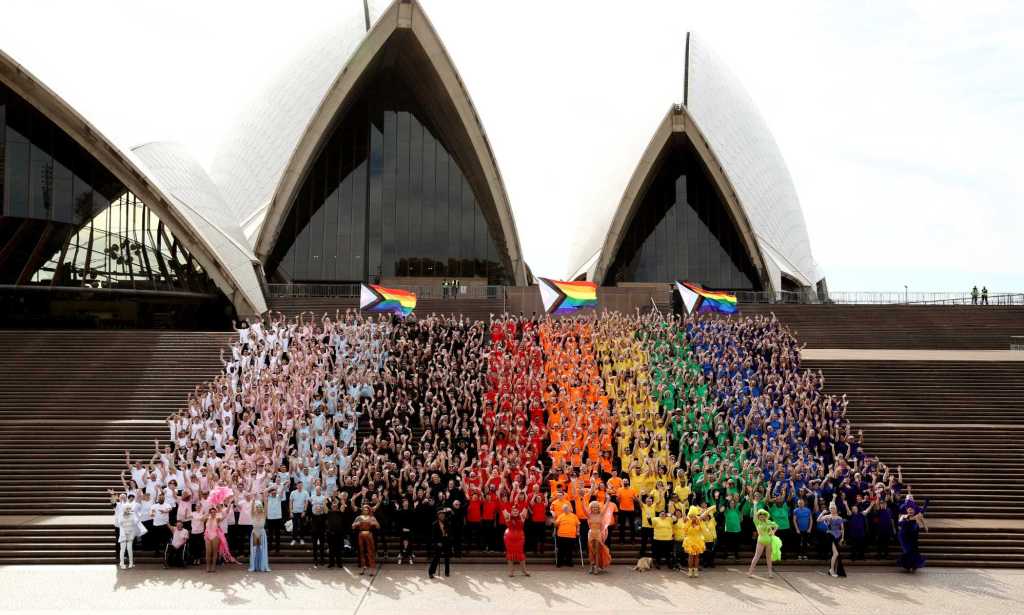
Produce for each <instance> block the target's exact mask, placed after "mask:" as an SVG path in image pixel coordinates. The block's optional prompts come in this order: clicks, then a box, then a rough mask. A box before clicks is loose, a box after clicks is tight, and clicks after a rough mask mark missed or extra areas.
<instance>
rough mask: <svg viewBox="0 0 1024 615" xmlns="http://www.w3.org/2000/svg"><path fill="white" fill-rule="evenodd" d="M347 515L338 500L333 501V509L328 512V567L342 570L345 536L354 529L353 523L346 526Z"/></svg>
mask: <svg viewBox="0 0 1024 615" xmlns="http://www.w3.org/2000/svg"><path fill="white" fill-rule="evenodd" d="M345 521H346V518H345V514H344V513H343V512H342V511H341V505H340V503H339V501H338V499H337V498H332V499H331V509H330V510H329V511H327V549H328V555H327V558H328V559H327V567H328V568H334V567H335V566H337V567H338V568H341V566H342V564H341V558H342V550H343V549H344V548H345V535H346V534H347V533H348V531H349V530H351V528H352V522H351V521H349V524H348V525H347V526H346V525H345Z"/></svg>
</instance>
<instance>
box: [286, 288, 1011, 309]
mask: <svg viewBox="0 0 1024 615" xmlns="http://www.w3.org/2000/svg"><path fill="white" fill-rule="evenodd" d="M390 286H391V287H392V288H399V289H402V290H409V291H412V292H414V293H416V296H417V297H419V298H421V299H441V298H449V299H500V298H504V297H505V288H506V287H504V286H482V285H465V286H460V287H459V292H458V293H457V294H455V295H454V296H452V295H448V296H447V297H446V296H445V293H444V290H443V288H442V286H441V285H440V284H434V285H403V284H398V285H394V284H393V285H390ZM266 292H267V296H268V297H269V298H278V297H288V298H349V299H351V298H358V297H359V284H307V283H302V284H267V286H266ZM449 292H450V289H449ZM736 299H737V300H738V301H739V303H740V304H741V305H742V304H802V305H806V304H838V305H897V304H903V305H970V304H971V303H972V298H971V294H970V293H963V292H906V291H904V292H899V291H892V292H887V291H882V292H832V293H829V294H828V296H827V297H825V296H819V295H818V294H817V293H815V292H813V291H810V290H808V291H736ZM978 303H981V298H980V297H979V299H978ZM988 305H1024V293H1019V292H1018V293H1012V292H998V293H989V295H988Z"/></svg>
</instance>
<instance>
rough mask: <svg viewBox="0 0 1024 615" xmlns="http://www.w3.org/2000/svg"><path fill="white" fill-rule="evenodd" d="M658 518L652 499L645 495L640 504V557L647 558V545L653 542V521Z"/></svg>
mask: <svg viewBox="0 0 1024 615" xmlns="http://www.w3.org/2000/svg"><path fill="white" fill-rule="evenodd" d="M657 516H658V509H657V507H656V506H655V505H654V498H653V497H652V496H650V495H645V496H644V497H643V501H642V503H641V504H640V557H647V545H648V544H650V542H651V541H652V540H654V524H653V521H654V519H655V518H656V517H657Z"/></svg>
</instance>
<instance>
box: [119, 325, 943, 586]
mask: <svg viewBox="0 0 1024 615" xmlns="http://www.w3.org/2000/svg"><path fill="white" fill-rule="evenodd" d="M237 333H238V338H237V340H236V341H234V342H233V343H232V344H231V347H230V350H229V353H227V354H225V355H224V356H223V363H224V369H223V372H222V373H221V374H220V375H218V376H217V377H216V378H215V379H214V380H213V381H211V382H209V383H206V384H203V385H200V386H197V387H196V389H195V391H194V392H193V393H192V394H191V395H189V398H188V400H187V402H186V404H185V407H184V408H183V409H182V410H181V411H180V412H178V413H176V414H174V415H173V416H171V417H169V418H168V420H167V425H168V436H169V439H168V442H167V443H166V444H164V445H161V444H160V443H159V442H158V443H156V444H155V450H154V452H153V455H152V457H151V458H149V459H148V460H146V459H139V458H135V459H133V458H131V456H130V455H129V454H128V453H127V452H126V460H125V461H126V464H127V467H126V469H125V471H124V472H123V473H122V483H123V489H122V490H121V492H119V493H115V492H111V498H112V501H113V502H114V503H115V518H114V525H115V528H116V531H117V534H118V544H119V562H120V564H121V566H122V567H124V566H132V565H133V564H134V559H133V558H134V555H133V545H136V544H137V545H138V546H139V547H140V548H142V549H146V550H152V551H153V552H154V553H156V554H158V555H161V556H162V557H163V558H164V562H165V565H167V566H184V565H187V564H190V563H198V562H204V564H205V567H206V570H207V571H210V572H213V571H215V570H216V568H217V565H218V563H219V562H235V561H237V560H238V559H243V560H247V562H248V565H249V569H250V570H252V571H265V570H269V569H270V560H271V559H272V557H273V556H274V555H276V554H278V553H279V552H280V547H281V542H282V540H283V539H284V540H289V541H290V542H291V544H293V545H294V544H305V542H306V541H307V540H309V542H310V546H311V551H312V553H311V559H312V563H313V565H314V566H327V567H328V568H332V567H340V566H341V565H342V562H343V559H345V558H347V557H353V558H358V567H359V568H360V571H361V573H362V574H374V572H375V570H376V569H377V566H378V562H379V561H380V559H381V558H389V557H391V556H392V554H393V555H394V557H395V561H396V562H397V563H398V564H400V565H401V564H413V563H414V561H415V556H416V554H417V553H424V552H425V553H427V554H428V557H429V559H430V562H429V565H428V575H429V576H430V577H431V578H434V577H435V576H437V575H439V574H444V575H445V576H447V575H448V574H450V562H451V558H452V557H459V556H461V555H462V554H463V553H464V552H465V551H468V550H473V551H484V552H486V551H495V552H499V551H504V553H505V558H506V560H507V562H508V573H509V575H514V574H515V573H516V572H517V571H519V572H521V573H522V574H524V575H528V574H529V573H528V571H527V566H526V558H527V553H528V552H529V553H530V554H531V555H532V556H533V557H540V556H542V554H543V553H544V550H545V545H546V544H547V543H548V542H549V541H548V539H549V538H551V539H553V540H552V542H553V543H554V547H555V561H556V564H557V565H558V566H570V567H571V566H574V565H575V563H574V561H575V558H574V556H575V555H579V556H580V558H581V560H582V559H585V560H586V562H587V563H588V564H589V572H591V573H594V574H598V573H601V572H604V571H606V570H607V569H608V566H609V565H610V563H611V559H612V554H613V551H614V550H615V549H616V543H618V544H619V545H621V544H623V543H625V542H627V541H635V540H639V543H640V544H639V550H640V558H641V561H643V560H646V559H647V558H650V560H649V561H650V563H651V565H652V566H653V567H662V566H665V567H668V568H671V569H680V570H682V569H683V568H685V569H686V573H687V574H688V575H689V576H691V577H695V576H697V575H698V574H699V570H700V569H701V568H713V567H714V566H715V561H716V556H727V557H728V556H731V557H732V558H734V559H735V558H737V557H738V556H739V552H740V549H741V548H744V549H745V550H746V549H748V548H749V549H750V550H752V551H753V554H754V557H753V559H752V560H751V563H750V569H749V572H750V573H753V572H754V570H755V566H756V564H757V562H758V561H759V559H760V558H761V557H762V555H763V556H764V557H765V560H766V562H767V565H768V573H769V575H771V574H772V562H773V561H778V560H779V559H780V558H782V557H787V558H795V559H806V558H809V557H812V556H815V557H818V558H820V559H823V560H827V561H828V562H829V573H830V574H832V575H835V576H842V575H844V574H845V572H844V567H843V555H844V551H846V550H847V549H848V555H849V556H850V557H851V558H852V559H854V560H857V559H861V558H865V557H867V553H868V550H869V547H873V551H874V553H875V555H876V556H877V557H878V558H883V559H884V558H888V557H889V549H890V546H891V545H892V544H893V542H894V541H897V542H898V543H899V544H900V552H901V555H900V558H899V565H900V566H901V567H903V568H905V569H907V570H915V569H917V568H919V567H920V566H922V565H923V564H924V560H923V557H922V556H921V555H920V552H919V549H918V547H917V537H918V531H919V529H921V528H925V529H926V525H925V521H924V516H923V508H922V507H921V506H919V505H918V504H917V503H916V502H914V500H913V495H912V494H911V493H910V489H909V486H907V485H905V484H904V482H903V477H902V473H901V471H900V469H899V468H896V469H890V468H889V467H887V466H885V465H884V464H883V463H881V462H880V461H879V460H878V459H876V458H873V457H871V456H869V455H867V454H865V452H864V451H863V449H862V434H860V433H857V434H854V433H853V432H852V430H851V428H850V425H849V422H848V420H847V418H846V408H847V399H846V397H845V396H841V397H837V396H834V395H828V394H826V393H825V392H824V391H823V385H824V378H823V376H822V375H821V373H820V372H818V373H814V372H811V371H808V370H802V369H801V366H800V352H799V351H800V349H799V347H798V345H797V341H796V340H795V339H794V338H793V336H792V335H790V334H789V332H788V331H787V330H786V329H785V328H784V327H783V326H782V325H781V324H780V323H778V322H777V321H776V320H775V319H774V318H773V317H770V316H757V317H732V318H713V317H693V318H691V317H679V316H673V315H668V316H665V315H662V314H659V313H657V312H650V313H646V314H643V313H640V312H637V313H635V314H632V315H625V314H620V313H614V312H613V313H601V314H594V313H591V314H588V315H584V316H579V317H563V318H557V319H556V318H542V319H538V318H526V317H521V316H514V315H508V314H504V315H500V316H492V318H491V320H490V322H488V323H484V322H476V321H471V320H468V319H465V318H462V317H453V316H427V317H422V318H420V317H417V316H412V317H409V318H405V319H399V318H395V317H391V316H368V315H365V314H361V313H359V312H358V311H355V310H348V311H346V312H344V313H341V312H337V313H335V314H334V315H327V314H324V315H320V316H314V315H312V314H302V315H300V316H298V317H297V318H295V319H286V318H284V317H283V316H282V315H277V314H270V315H269V316H268V317H266V318H265V319H264V320H262V321H256V322H253V323H252V324H249V323H241V324H239V325H238V328H237ZM615 530H617V531H615ZM627 535H628V538H627ZM283 537H284V538H283ZM616 537H617V540H616ZM584 552H586V555H584ZM581 563H583V562H582V561H581ZM638 564H639V562H638ZM442 568H443V570H442Z"/></svg>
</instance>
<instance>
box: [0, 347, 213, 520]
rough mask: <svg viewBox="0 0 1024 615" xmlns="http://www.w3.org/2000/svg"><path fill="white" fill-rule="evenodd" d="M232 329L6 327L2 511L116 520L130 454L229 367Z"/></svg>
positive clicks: (1, 366) (138, 452)
mask: <svg viewBox="0 0 1024 615" xmlns="http://www.w3.org/2000/svg"><path fill="white" fill-rule="evenodd" d="M228 339H229V334H227V333H195V332H185V333H181V332H168V331H0V347H2V348H4V349H5V350H6V352H5V353H4V354H3V356H2V357H0V515H33V516H35V515H88V514H107V513H109V511H110V510H111V509H110V506H109V504H108V499H107V494H106V490H107V489H114V488H120V484H119V481H118V474H119V473H120V471H121V469H123V468H124V450H125V449H128V450H130V451H131V453H132V456H133V458H143V459H144V460H145V461H147V462H148V461H149V458H150V457H151V456H152V454H153V440H154V439H155V438H160V439H161V440H162V441H166V439H167V437H168V432H167V427H166V425H165V423H164V419H165V418H166V417H167V415H168V414H170V413H171V412H173V411H175V410H177V409H179V408H180V407H182V406H183V405H184V403H185V400H186V397H187V395H188V393H189V391H191V390H192V389H193V387H194V386H195V385H196V384H197V383H199V382H204V381H208V380H210V379H211V378H212V377H213V376H215V375H216V373H217V372H218V370H219V369H220V368H221V365H220V362H219V359H218V353H219V351H220V349H221V348H222V347H224V346H225V344H226V343H227V341H228Z"/></svg>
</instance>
